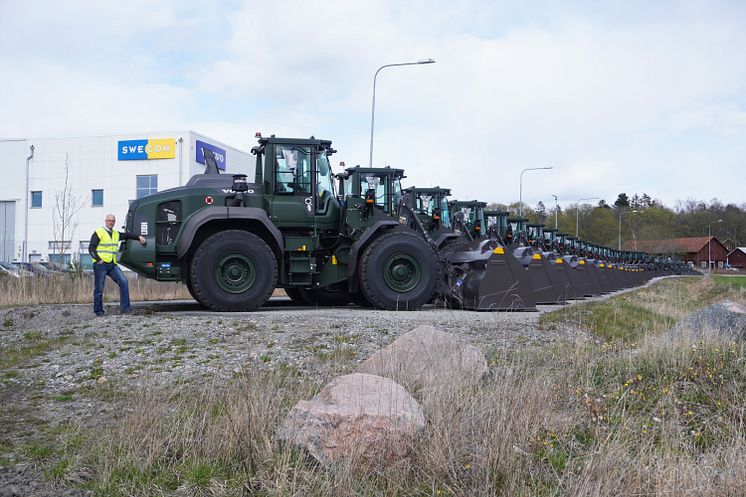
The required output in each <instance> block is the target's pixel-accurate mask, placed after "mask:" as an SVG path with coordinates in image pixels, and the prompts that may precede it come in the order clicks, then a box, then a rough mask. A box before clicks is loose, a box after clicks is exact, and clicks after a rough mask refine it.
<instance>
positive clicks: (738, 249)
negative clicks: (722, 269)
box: [728, 247, 746, 256]
mask: <svg viewBox="0 0 746 497" xmlns="http://www.w3.org/2000/svg"><path fill="white" fill-rule="evenodd" d="M734 252H743V253H744V254H746V247H736V248H735V249H733V250H731V251H730V252H729V253H728V256H730V255H732V254H733V253H734Z"/></svg>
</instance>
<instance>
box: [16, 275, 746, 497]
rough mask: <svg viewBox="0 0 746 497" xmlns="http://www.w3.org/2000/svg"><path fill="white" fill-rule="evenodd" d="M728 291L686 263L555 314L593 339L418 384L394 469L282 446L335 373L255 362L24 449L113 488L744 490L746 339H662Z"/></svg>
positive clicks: (332, 492) (737, 295)
mask: <svg viewBox="0 0 746 497" xmlns="http://www.w3.org/2000/svg"><path fill="white" fill-rule="evenodd" d="M725 298H729V299H732V300H736V301H739V302H742V303H746V291H744V290H743V289H741V288H734V287H732V286H730V285H727V284H721V283H719V282H717V280H715V279H708V278H680V279H673V280H666V281H663V282H660V283H658V284H656V285H653V286H651V287H648V288H644V289H641V290H637V291H633V292H629V293H627V294H624V295H620V296H617V297H614V298H611V299H608V300H607V301H605V302H601V303H587V304H580V305H575V306H572V307H565V308H562V309H559V310H558V311H556V312H553V313H549V314H547V315H545V316H544V317H543V318H542V326H544V327H555V326H556V327H560V326H582V327H584V328H585V329H587V330H589V331H591V338H590V339H589V340H587V341H584V342H580V343H578V342H573V343H569V342H568V343H558V344H555V345H553V346H551V347H548V348H545V349H542V350H539V351H533V352H529V353H526V354H518V355H515V356H514V357H511V358H508V360H507V361H506V362H501V364H500V366H499V367H495V368H493V369H492V371H491V374H490V376H489V378H488V379H486V380H485V381H484V382H483V383H482V384H481V385H479V386H478V387H475V388H473V389H469V390H464V391H449V390H446V391H441V392H438V396H437V398H436V397H433V398H422V397H420V398H418V400H419V401H420V403H421V404H422V406H423V409H424V411H425V413H426V416H427V420H428V424H427V428H426V431H425V435H424V436H423V438H422V439H421V440H420V441H419V442H418V445H417V446H416V447H415V448H414V451H413V455H412V457H411V460H410V461H408V462H407V463H406V464H402V465H400V466H397V467H393V468H388V469H378V470H367V471H361V470H356V469H355V467H354V464H351V465H349V466H344V467H337V468H332V469H329V468H321V467H319V466H317V465H315V464H314V463H313V462H312V461H311V460H309V459H308V458H307V457H306V456H305V455H304V454H303V453H300V452H298V451H295V450H293V449H292V448H290V447H286V446H281V445H279V444H278V442H277V441H276V439H275V432H276V430H277V428H278V426H279V424H280V423H281V422H282V420H283V419H284V417H285V415H286V414H287V412H288V411H289V409H290V408H291V407H292V406H293V405H294V404H295V403H296V402H297V401H299V400H302V399H308V398H310V397H311V396H313V395H314V394H315V393H316V392H318V390H319V389H320V387H321V386H322V384H323V383H325V382H326V381H328V380H330V379H331V377H329V378H320V379H319V378H314V379H311V378H307V377H305V376H303V375H301V374H300V373H298V372H296V371H295V370H294V369H290V368H280V369H277V370H275V371H270V372H267V371H266V370H263V371H260V370H259V369H258V368H254V367H252V366H250V365H248V366H247V367H246V368H245V369H244V370H243V371H241V372H240V373H237V374H236V375H235V377H234V378H233V380H232V381H229V382H227V383H226V382H221V383H219V382H215V383H212V384H204V383H203V384H201V385H200V386H186V385H185V386H184V387H183V388H180V389H179V388H176V389H174V388H171V389H169V390H168V391H164V390H160V389H158V388H149V387H145V388H141V389H139V390H138V391H137V392H135V393H126V394H125V393H121V394H119V395H112V398H113V399H114V400H112V401H113V402H115V403H117V404H118V406H119V409H117V412H118V413H119V414H118V415H117V416H116V419H114V420H113V421H108V422H107V424H106V425H105V426H89V425H82V424H79V423H69V424H63V425H60V426H57V427H54V428H48V429H46V430H45V431H44V432H43V436H40V437H38V438H37V439H36V440H35V441H34V442H33V443H29V444H27V445H25V446H24V447H22V448H20V450H21V451H22V452H23V453H24V454H25V455H26V457H28V458H29V459H30V460H33V461H35V462H36V463H37V464H38V465H39V467H40V468H43V471H44V474H45V475H46V477H47V478H48V479H49V480H51V481H54V482H59V483H64V484H66V485H71V486H77V487H84V488H87V489H90V490H92V491H93V492H94V495H99V496H120V495H121V496H124V495H142V496H149V495H259V496H296V495H304V496H305V495H318V496H349V495H363V496H378V495H398V496H482V495H484V496H488V495H536V496H565V495H566V496H579V495H580V496H589V497H590V496H621V495H630V496H632V495H698V496H708V495H713V496H714V495H738V494H740V493H741V492H742V489H743V488H744V483H745V482H746V460H744V458H743V457H742V454H743V453H744V450H745V449H746V433H745V432H744V430H743V424H744V416H746V411H745V410H744V406H745V405H746V368H744V367H743V364H744V361H746V348H745V347H744V344H743V342H731V341H727V340H723V339H718V338H712V339H708V340H704V341H690V340H688V339H687V338H686V337H682V338H681V339H676V340H659V339H658V338H659V336H660V335H661V333H662V332H663V331H664V330H667V329H668V328H669V327H670V326H671V324H672V323H674V322H676V321H677V320H678V319H680V318H681V317H683V316H684V315H686V314H688V313H689V312H691V311H694V310H696V309H698V308H701V307H703V306H705V305H708V304H710V303H712V302H715V301H719V300H722V299H725ZM609 329H612V330H613V331H609ZM339 360H340V361H346V362H345V364H346V367H347V368H349V369H351V368H352V367H353V365H354V364H353V363H354V361H351V360H349V358H339ZM342 369H344V368H342ZM4 450H9V449H4Z"/></svg>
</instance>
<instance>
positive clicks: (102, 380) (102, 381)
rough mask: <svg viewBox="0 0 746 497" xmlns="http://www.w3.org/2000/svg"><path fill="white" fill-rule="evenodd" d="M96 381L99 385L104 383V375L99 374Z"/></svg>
mask: <svg viewBox="0 0 746 497" xmlns="http://www.w3.org/2000/svg"><path fill="white" fill-rule="evenodd" d="M96 383H98V384H99V385H103V384H104V383H106V377H105V376H101V377H100V378H99V379H98V380H96Z"/></svg>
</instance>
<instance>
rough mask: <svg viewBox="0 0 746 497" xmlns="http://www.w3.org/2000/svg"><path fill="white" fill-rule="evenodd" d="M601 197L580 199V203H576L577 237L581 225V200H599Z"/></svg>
mask: <svg viewBox="0 0 746 497" xmlns="http://www.w3.org/2000/svg"><path fill="white" fill-rule="evenodd" d="M599 198H600V197H588V198H580V199H578V203H577V204H576V205H575V238H578V226H580V202H582V201H583V200H598V199H599Z"/></svg>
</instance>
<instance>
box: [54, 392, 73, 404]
mask: <svg viewBox="0 0 746 497" xmlns="http://www.w3.org/2000/svg"><path fill="white" fill-rule="evenodd" d="M54 400H56V401H57V402H71V401H72V400H73V395H72V394H71V393H62V394H60V395H55V397H54Z"/></svg>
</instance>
